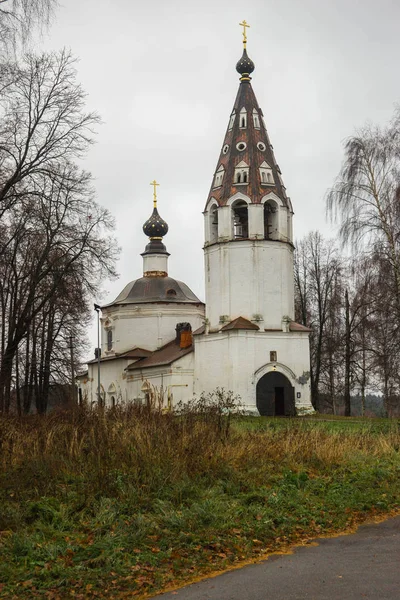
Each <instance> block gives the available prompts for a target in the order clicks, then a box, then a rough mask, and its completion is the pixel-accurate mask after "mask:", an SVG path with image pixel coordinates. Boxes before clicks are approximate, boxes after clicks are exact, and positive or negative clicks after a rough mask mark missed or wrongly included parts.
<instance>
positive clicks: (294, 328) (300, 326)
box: [264, 321, 312, 332]
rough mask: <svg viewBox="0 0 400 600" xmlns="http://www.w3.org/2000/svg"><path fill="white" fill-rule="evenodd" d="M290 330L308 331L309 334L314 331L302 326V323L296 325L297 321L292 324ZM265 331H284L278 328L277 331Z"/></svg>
mask: <svg viewBox="0 0 400 600" xmlns="http://www.w3.org/2000/svg"><path fill="white" fill-rule="evenodd" d="M289 329H290V331H307V332H310V331H312V329H310V328H309V327H306V326H305V325H300V323H296V322H295V321H291V322H290V324H289ZM264 331H282V328H277V329H267V328H265V329H264Z"/></svg>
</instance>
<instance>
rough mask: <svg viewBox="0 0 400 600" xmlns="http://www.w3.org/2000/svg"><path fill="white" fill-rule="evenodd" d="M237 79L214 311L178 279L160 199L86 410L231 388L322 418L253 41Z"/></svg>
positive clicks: (207, 251)
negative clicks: (315, 411)
mask: <svg viewBox="0 0 400 600" xmlns="http://www.w3.org/2000/svg"><path fill="white" fill-rule="evenodd" d="M236 70H237V71H238V72H239V74H240V84H239V90H238V93H237V96H236V100H235V103H234V107H233V110H232V113H231V115H230V116H229V119H228V128H227V130H226V133H225V137H224V140H223V144H222V147H221V151H220V154H219V158H218V162H217V165H216V170H215V173H214V177H213V180H212V184H211V189H210V192H209V195H208V198H207V202H206V205H205V209H204V213H203V214H204V232H205V237H204V259H205V262H204V268H205V304H204V303H203V302H202V301H201V300H200V299H199V298H197V297H196V296H195V295H194V294H193V292H192V291H191V290H190V289H189V288H188V287H187V286H186V285H185V284H184V283H182V282H180V281H178V280H175V279H173V278H171V277H169V275H168V256H169V254H168V252H167V250H166V247H165V245H164V242H163V238H164V236H165V235H166V233H167V231H168V225H167V223H165V221H164V220H163V219H162V218H161V217H160V215H159V213H158V209H157V200H156V191H154V209H153V214H152V215H151V217H150V218H149V219H148V221H146V223H145V224H144V226H143V231H144V233H145V234H146V235H147V236H148V238H149V243H148V244H147V246H146V248H145V251H144V252H143V254H142V257H143V277H141V278H139V279H137V280H135V281H133V282H131V283H129V284H128V285H127V286H126V287H125V288H124V289H123V291H122V292H121V293H120V294H119V296H118V297H117V298H116V299H115V300H114V302H111V303H110V304H108V305H106V306H103V307H102V308H101V310H102V317H101V358H100V361H98V360H96V359H95V360H93V361H90V362H89V363H88V371H87V373H85V374H84V375H82V376H80V377H79V378H78V385H79V388H80V397H82V398H86V399H87V401H88V402H91V403H94V402H97V401H98V399H99V397H100V399H101V401H103V402H104V403H105V404H106V405H113V404H115V403H117V402H121V401H122V402H146V400H147V401H148V399H149V395H150V394H151V393H152V394H153V396H154V394H155V395H156V397H157V399H158V401H159V402H160V403H162V404H163V406H164V407H165V408H169V409H173V407H174V405H175V404H176V403H177V402H180V401H182V402H185V401H187V400H189V399H192V398H193V397H196V396H199V395H200V394H201V393H203V392H205V393H209V392H213V391H214V390H215V389H216V388H224V389H225V390H226V391H232V392H233V393H234V394H235V395H238V396H239V397H240V399H241V403H242V405H244V407H245V409H246V411H248V412H250V413H255V414H261V415H294V414H301V413H305V412H309V411H312V405H311V401H310V380H309V377H310V373H309V371H310V359H309V333H310V330H309V329H308V328H306V327H304V326H302V325H299V324H297V323H296V322H295V321H294V271H293V252H294V246H293V229H292V219H293V208H292V204H291V201H290V198H289V197H288V195H287V193H286V188H285V185H284V182H283V178H282V173H281V170H280V168H279V166H278V163H277V161H276V159H275V156H274V152H273V147H272V145H271V142H270V139H269V136H268V132H267V129H266V125H265V122H264V118H263V113H262V110H261V108H260V107H259V105H258V102H257V99H256V97H255V94H254V92H253V89H252V86H251V77H250V74H251V73H252V72H253V70H254V63H253V62H252V60H251V59H250V58H249V57H248V55H247V50H246V37H245V35H244V48H243V55H242V57H241V59H240V60H239V62H238V63H237V65H236ZM153 184H154V190H156V182H153ZM99 362H100V394H99V390H98V368H99Z"/></svg>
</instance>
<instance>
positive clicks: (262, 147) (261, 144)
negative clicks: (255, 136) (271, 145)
mask: <svg viewBox="0 0 400 600" xmlns="http://www.w3.org/2000/svg"><path fill="white" fill-rule="evenodd" d="M257 148H258V149H259V150H261V152H264V150H266V145H265V144H264V143H263V142H258V144H257Z"/></svg>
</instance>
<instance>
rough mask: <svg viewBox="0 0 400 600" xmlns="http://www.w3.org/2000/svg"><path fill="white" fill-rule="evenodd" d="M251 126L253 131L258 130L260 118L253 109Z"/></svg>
mask: <svg viewBox="0 0 400 600" xmlns="http://www.w3.org/2000/svg"><path fill="white" fill-rule="evenodd" d="M253 124H254V128H255V129H260V117H259V116H258V112H257V111H256V109H255V108H253Z"/></svg>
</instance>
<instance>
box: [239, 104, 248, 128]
mask: <svg viewBox="0 0 400 600" xmlns="http://www.w3.org/2000/svg"><path fill="white" fill-rule="evenodd" d="M239 127H240V129H245V128H246V127H247V111H246V109H245V108H244V107H243V108H242V110H241V111H240V114H239Z"/></svg>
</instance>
